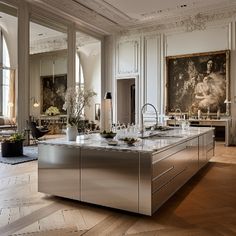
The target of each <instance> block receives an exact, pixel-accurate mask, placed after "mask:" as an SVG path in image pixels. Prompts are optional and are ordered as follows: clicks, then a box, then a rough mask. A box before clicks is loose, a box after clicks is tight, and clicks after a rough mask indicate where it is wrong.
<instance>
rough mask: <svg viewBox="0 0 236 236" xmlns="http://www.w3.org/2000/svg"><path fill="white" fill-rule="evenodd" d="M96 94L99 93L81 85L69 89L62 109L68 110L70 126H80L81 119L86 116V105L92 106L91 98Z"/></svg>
mask: <svg viewBox="0 0 236 236" xmlns="http://www.w3.org/2000/svg"><path fill="white" fill-rule="evenodd" d="M95 95H97V93H95V92H94V91H93V90H86V89H82V88H80V87H78V88H68V89H67V91H66V96H65V103H64V105H63V108H62V109H63V110H65V111H67V115H68V117H67V124H68V125H69V126H75V125H76V126H78V124H79V122H80V120H82V119H83V118H84V114H83V110H84V107H85V106H90V102H91V99H92V98H93V97H94V96H95Z"/></svg>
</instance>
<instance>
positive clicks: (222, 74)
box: [166, 50, 230, 114]
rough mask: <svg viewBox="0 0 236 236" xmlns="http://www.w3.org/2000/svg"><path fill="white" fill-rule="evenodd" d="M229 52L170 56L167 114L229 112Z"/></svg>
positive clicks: (168, 58)
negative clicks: (177, 111)
mask: <svg viewBox="0 0 236 236" xmlns="http://www.w3.org/2000/svg"><path fill="white" fill-rule="evenodd" d="M229 53H230V52H229V50H226V51H217V52H207V53H198V54H188V55H181V56H170V57H167V58H166V65H167V81H166V82H167V84H166V85H167V86H166V89H167V91H166V95H167V101H166V102H167V103H166V105H167V107H166V110H167V112H168V113H172V112H174V111H175V110H176V109H177V108H180V109H181V111H182V112H183V113H188V114H189V113H191V114H197V111H198V110H201V111H202V112H203V113H206V112H210V113H213V114H214V113H216V112H217V111H220V112H221V113H225V112H226V104H225V103H224V102H225V100H226V99H227V100H229V56H230V55H229Z"/></svg>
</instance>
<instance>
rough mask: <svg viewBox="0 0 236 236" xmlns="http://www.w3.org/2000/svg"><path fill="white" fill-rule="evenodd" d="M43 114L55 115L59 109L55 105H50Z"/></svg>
mask: <svg viewBox="0 0 236 236" xmlns="http://www.w3.org/2000/svg"><path fill="white" fill-rule="evenodd" d="M45 114H46V115H48V116H55V115H59V114H60V111H59V109H58V108H57V107H54V106H50V107H49V108H48V109H47V110H46V111H45Z"/></svg>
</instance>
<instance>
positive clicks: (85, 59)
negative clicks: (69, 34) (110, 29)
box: [79, 42, 101, 123]
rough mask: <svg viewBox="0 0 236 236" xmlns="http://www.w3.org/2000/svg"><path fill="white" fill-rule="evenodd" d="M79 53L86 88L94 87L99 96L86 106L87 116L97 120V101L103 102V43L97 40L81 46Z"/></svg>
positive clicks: (91, 119)
mask: <svg viewBox="0 0 236 236" xmlns="http://www.w3.org/2000/svg"><path fill="white" fill-rule="evenodd" d="M79 55H80V62H81V65H82V68H83V73H84V81H85V88H86V89H92V90H94V91H95V92H96V93H97V96H95V97H94V98H93V99H92V101H91V106H90V107H86V108H85V114H86V118H87V119H89V120H90V121H95V103H101V43H100V42H97V43H92V44H88V45H84V46H82V47H80V49H79ZM96 122H97V121H96ZM97 123H99V122H97Z"/></svg>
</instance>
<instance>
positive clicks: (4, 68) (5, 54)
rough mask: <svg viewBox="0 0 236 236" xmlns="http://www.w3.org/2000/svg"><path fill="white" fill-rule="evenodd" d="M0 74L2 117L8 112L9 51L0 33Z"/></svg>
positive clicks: (0, 107)
mask: <svg viewBox="0 0 236 236" xmlns="http://www.w3.org/2000/svg"><path fill="white" fill-rule="evenodd" d="M0 37H1V40H0V42H1V43H0V47H1V50H0V52H1V73H0V83H1V91H0V94H1V102H0V113H1V115H3V116H8V111H9V104H8V103H9V82H10V57H9V51H8V47H7V43H6V39H5V37H4V35H3V34H2V32H1V36H0Z"/></svg>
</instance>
